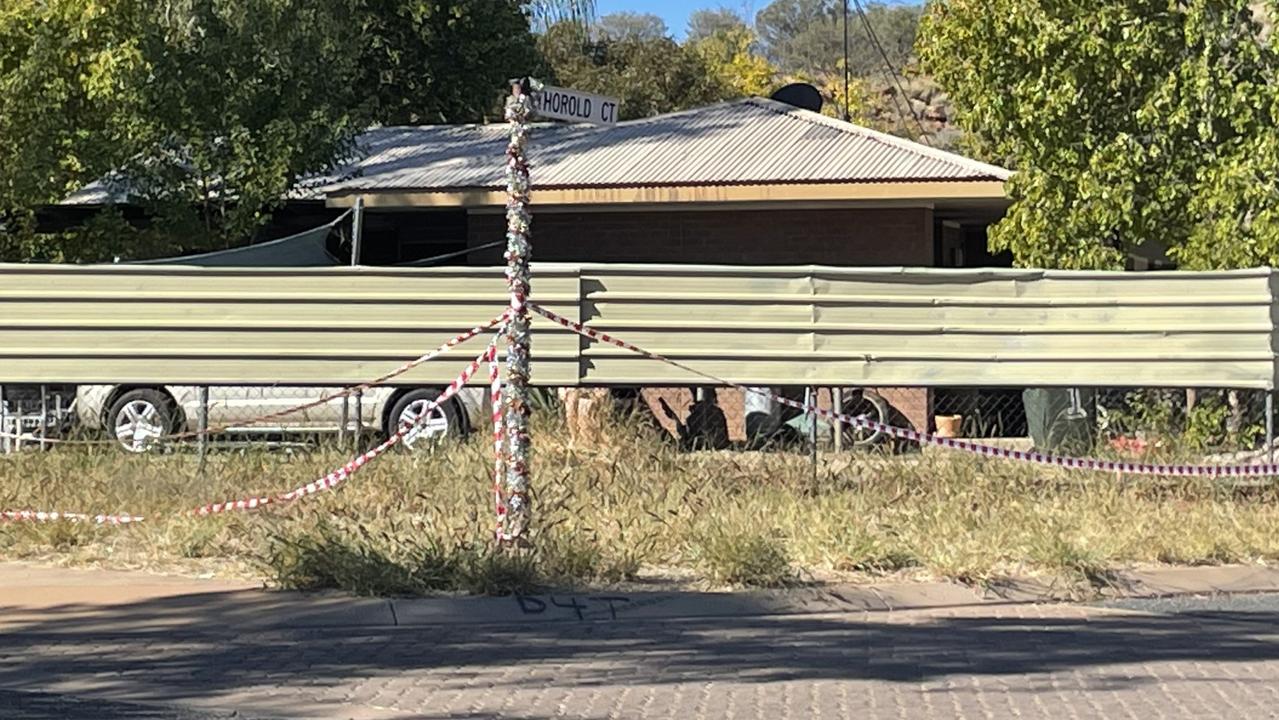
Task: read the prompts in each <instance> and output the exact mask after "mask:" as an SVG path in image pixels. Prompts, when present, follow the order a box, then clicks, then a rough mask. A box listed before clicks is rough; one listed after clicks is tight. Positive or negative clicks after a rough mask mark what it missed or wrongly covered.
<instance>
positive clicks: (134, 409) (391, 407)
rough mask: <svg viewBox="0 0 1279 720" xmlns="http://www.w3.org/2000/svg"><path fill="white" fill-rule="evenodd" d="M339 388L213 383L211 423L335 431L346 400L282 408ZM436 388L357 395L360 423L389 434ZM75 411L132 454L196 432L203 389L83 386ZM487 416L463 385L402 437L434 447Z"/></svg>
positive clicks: (245, 430)
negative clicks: (436, 442)
mask: <svg viewBox="0 0 1279 720" xmlns="http://www.w3.org/2000/svg"><path fill="white" fill-rule="evenodd" d="M341 391H342V388H338V387H307V386H293V385H265V386H263V385H254V386H217V385H211V386H209V393H208V427H210V428H214V429H219V428H222V429H223V430H222V432H225V433H233V434H260V435H278V434H291V433H336V432H338V431H339V429H340V428H341V425H342V415H343V411H342V405H343V400H342V398H341V397H335V398H333V399H331V400H328V401H326V402H323V403H321V404H320V405H317V406H316V407H312V408H308V409H305V410H299V411H295V412H287V413H285V414H283V415H280V416H279V417H273V418H271V419H270V420H264V421H260V422H255V419H256V418H260V417H263V416H266V415H274V414H276V413H281V412H284V411H287V410H290V409H291V408H295V407H297V406H299V405H306V404H309V403H312V402H315V401H317V400H320V399H321V398H323V397H326V396H329V395H336V394H338V393H339V392H341ZM439 394H440V389H438V388H412V387H405V388H401V387H375V388H369V389H368V390H365V391H364V392H363V394H362V397H361V399H360V403H359V405H360V418H359V424H360V426H361V427H363V428H364V429H366V430H374V431H377V432H380V433H382V434H383V435H389V434H390V433H391V432H393V431H394V430H395V429H396V428H398V427H399V425H400V423H403V422H409V421H411V420H413V419H414V418H416V417H417V416H418V415H419V414H421V413H422V412H423V411H424V410H425V409H426V408H427V407H428V405H429V403H430V402H431V401H432V400H434V399H435V398H436V397H438V396H439ZM355 408H356V401H355V398H354V397H350V398H349V399H348V400H347V429H348V430H351V429H354V428H355V427H356V417H355V414H356V410H355ZM75 412H76V416H77V420H78V421H79V424H80V426H81V427H84V428H87V429H90V430H102V431H104V432H106V433H108V434H110V435H111V436H112V437H114V438H115V439H116V441H117V442H119V444H120V446H121V447H122V448H124V449H125V450H128V451H129V452H146V451H147V450H150V449H152V448H154V447H157V445H158V443H157V442H156V440H157V439H158V438H162V437H164V436H166V435H172V434H175V433H188V432H195V431H197V430H198V429H199V418H200V388H199V387H198V386H196V385H81V386H79V387H78V388H77V389H76V402H75ZM488 417H489V412H488V393H487V392H486V391H485V390H484V389H482V388H463V389H462V390H461V392H459V393H458V394H457V395H456V396H455V397H454V398H453V399H451V400H449V401H447V402H445V403H443V404H441V405H440V406H439V407H437V408H435V409H434V410H433V411H432V412H431V414H430V415H429V416H428V417H427V419H426V421H425V422H424V423H421V425H420V426H419V427H418V429H417V430H416V431H414V432H412V433H409V434H408V435H406V436H405V438H404V444H405V446H407V447H410V448H412V447H415V446H420V445H429V444H431V443H432V442H434V441H436V440H438V439H440V438H443V437H456V436H461V435H463V434H465V433H467V432H468V431H470V429H472V428H475V427H479V425H480V423H481V422H484V421H485V419H487V418H488Z"/></svg>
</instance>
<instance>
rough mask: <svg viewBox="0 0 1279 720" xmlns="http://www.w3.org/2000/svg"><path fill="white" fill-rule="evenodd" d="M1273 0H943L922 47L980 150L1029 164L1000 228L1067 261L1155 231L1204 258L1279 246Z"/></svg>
mask: <svg viewBox="0 0 1279 720" xmlns="http://www.w3.org/2000/svg"><path fill="white" fill-rule="evenodd" d="M1256 4H1257V3H1255V2H1248V1H1247V0H1181V1H1179V2H1168V1H1167V0H1094V1H1093V2H1087V3H1084V2H1069V3H1041V2H1038V1H1037V0H948V1H946V2H935V3H933V4H932V6H931V8H930V11H929V15H928V17H927V19H926V21H925V23H924V26H923V30H922V37H921V41H920V52H921V56H922V60H923V61H924V63H925V64H926V66H927V67H928V68H929V69H931V70H932V71H933V72H934V73H935V74H936V76H937V78H938V79H939V80H940V82H941V84H942V86H943V87H945V88H947V90H948V91H949V92H950V94H951V96H952V98H953V100H954V102H955V104H956V106H957V108H958V111H959V117H960V121H961V124H962V125H963V126H964V127H965V128H966V130H968V131H969V132H970V133H971V142H972V148H973V150H974V151H975V152H977V153H979V154H981V155H983V156H985V157H986V158H988V159H990V160H993V161H997V162H1002V163H1006V164H1009V165H1011V166H1013V167H1015V168H1016V169H1017V170H1018V174H1017V175H1016V176H1015V178H1014V179H1013V181H1012V182H1011V184H1010V193H1011V195H1012V198H1013V201H1014V203H1013V206H1012V208H1011V210H1010V211H1009V214H1008V216H1007V218H1006V219H1005V220H1003V221H1002V222H1001V223H999V224H998V225H997V226H996V227H995V228H993V230H992V232H991V237H990V240H991V244H992V245H993V246H994V247H995V248H996V249H1008V250H1012V251H1013V253H1014V255H1015V257H1016V258H1017V261H1018V262H1019V263H1020V264H1022V265H1040V266H1055V267H1067V268H1119V267H1122V266H1123V265H1124V261H1125V258H1126V256H1127V254H1128V253H1130V252H1132V251H1133V250H1134V249H1135V248H1137V247H1139V246H1141V245H1143V244H1145V243H1150V242H1155V243H1160V244H1163V245H1164V246H1165V247H1166V248H1167V251H1168V253H1169V255H1170V256H1171V257H1172V258H1173V259H1175V260H1176V261H1178V263H1179V264H1180V265H1181V266H1182V267H1186V268H1191V269H1201V268H1224V267H1239V266H1249V265H1255V264H1262V263H1265V264H1271V265H1273V264H1276V263H1279V215H1277V214H1276V213H1277V211H1279V140H1276V134H1275V127H1276V123H1277V122H1279V100H1277V99H1276V95H1275V94H1274V92H1273V88H1274V87H1276V85H1275V83H1276V81H1277V80H1279V78H1276V69H1277V68H1279V55H1277V53H1276V47H1275V44H1274V43H1275V39H1274V37H1273V35H1270V34H1267V33H1263V32H1262V26H1261V25H1260V24H1259V23H1258V21H1257V17H1255V16H1254V10H1255V8H1254V7H1250V6H1255V5H1256ZM1265 5H1266V9H1268V10H1269V11H1270V16H1271V17H1274V14H1273V13H1274V10H1275V9H1276V7H1275V3H1274V2H1273V0H1268V1H1267V2H1266V3H1265Z"/></svg>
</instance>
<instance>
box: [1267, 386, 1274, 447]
mask: <svg viewBox="0 0 1279 720" xmlns="http://www.w3.org/2000/svg"><path fill="white" fill-rule="evenodd" d="M1274 461H1275V393H1274V391H1273V390H1267V391H1266V462H1274Z"/></svg>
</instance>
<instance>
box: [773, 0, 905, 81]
mask: <svg viewBox="0 0 1279 720" xmlns="http://www.w3.org/2000/svg"><path fill="white" fill-rule="evenodd" d="M851 2H852V0H850V4H851ZM843 7H844V6H843V2H842V0H839V1H836V0H773V2H772V3H770V4H769V5H768V6H767V7H765V8H764V9H763V10H761V11H760V12H759V14H758V15H757V16H756V19H755V29H756V31H757V32H758V34H759V38H760V41H761V42H762V44H763V46H764V51H765V53H766V54H767V55H768V57H769V58H770V59H771V60H773V61H774V62H775V63H777V64H778V66H780V67H781V68H782V70H784V71H785V72H789V73H796V74H800V75H804V76H808V77H815V78H820V79H824V78H827V77H829V76H832V75H835V74H842V65H841V60H842V58H843V53H844V18H843ZM862 7H863V9H864V10H865V13H866V23H869V24H870V27H871V29H872V30H873V31H874V33H875V38H876V39H878V40H879V42H880V44H881V45H882V46H883V48H884V52H885V54H886V55H887V56H888V62H889V63H891V64H892V66H893V67H894V68H901V67H902V66H904V65H906V64H907V63H908V62H910V60H911V55H912V48H913V46H914V42H915V32H916V29H917V27H918V24H919V18H920V14H921V12H920V8H919V6H915V5H885V4H883V3H877V2H869V3H862ZM866 23H864V22H863V21H862V19H861V18H860V16H859V15H858V14H857V12H856V9H855V8H851V9H850V11H849V17H848V42H849V47H848V68H849V71H850V72H851V73H852V75H853V76H855V77H864V76H868V75H873V74H879V73H883V72H885V71H886V69H887V68H886V67H885V61H884V57H883V56H881V55H880V52H879V50H878V49H877V48H876V47H875V45H874V44H873V42H872V40H871V37H870V33H868V32H867V30H866Z"/></svg>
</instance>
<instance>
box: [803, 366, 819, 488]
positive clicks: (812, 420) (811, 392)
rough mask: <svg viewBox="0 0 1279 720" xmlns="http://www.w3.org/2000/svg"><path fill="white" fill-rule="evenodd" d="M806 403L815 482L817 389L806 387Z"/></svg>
mask: <svg viewBox="0 0 1279 720" xmlns="http://www.w3.org/2000/svg"><path fill="white" fill-rule="evenodd" d="M804 404H805V405H807V406H808V453H809V459H810V460H811V461H812V464H813V482H817V389H816V388H813V387H811V386H810V387H806V388H804Z"/></svg>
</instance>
